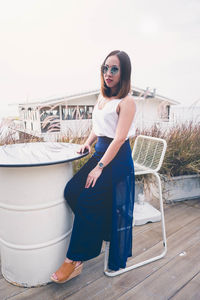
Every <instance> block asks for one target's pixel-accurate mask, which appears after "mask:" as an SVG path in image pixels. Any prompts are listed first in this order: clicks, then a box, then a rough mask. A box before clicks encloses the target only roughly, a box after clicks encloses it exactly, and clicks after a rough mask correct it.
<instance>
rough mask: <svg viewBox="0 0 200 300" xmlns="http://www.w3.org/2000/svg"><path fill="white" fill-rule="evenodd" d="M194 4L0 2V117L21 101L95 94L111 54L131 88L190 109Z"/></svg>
mask: <svg viewBox="0 0 200 300" xmlns="http://www.w3.org/2000/svg"><path fill="white" fill-rule="evenodd" d="M199 16H200V1H199V0H166V1H164V0H109V1H108V0H17V1H16V0H6V1H5V0H0V43H1V44H0V117H2V116H5V115H12V114H16V112H17V109H16V108H17V106H16V105H15V106H8V104H9V103H17V102H26V101H32V100H37V99H46V98H49V97H56V96H64V95H67V94H70V93H73V92H80V91H87V90H92V89H95V88H98V87H100V65H101V63H102V61H103V59H104V57H105V56H106V55H107V54H108V53H109V52H110V51H112V50H116V49H119V50H124V51H126V52H127V53H128V54H129V56H130V57H131V61H132V69H133V71H132V84H133V85H135V86H136V87H140V88H146V87H150V89H153V88H156V90H157V93H158V94H161V95H163V96H166V97H169V98H171V99H174V100H177V101H180V102H181V103H182V104H185V105H190V104H191V103H193V102H194V101H195V100H197V99H199V98H200V84H199V78H200V74H199V70H200V55H199V53H200V17H199Z"/></svg>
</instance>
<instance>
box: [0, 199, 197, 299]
mask: <svg viewBox="0 0 200 300" xmlns="http://www.w3.org/2000/svg"><path fill="white" fill-rule="evenodd" d="M165 219H166V230H167V241H168V252H167V255H166V256H165V257H164V258H162V259H160V260H158V261H157V262H153V263H151V264H148V265H146V266H143V267H140V268H138V269H135V270H132V271H129V272H127V273H124V274H122V275H119V276H117V277H114V278H110V277H107V276H105V275H104V273H103V263H104V254H103V253H102V254H101V255H100V256H98V257H97V258H95V259H93V260H90V261H87V262H86V263H85V264H84V269H83V272H82V274H81V275H80V276H79V277H77V278H74V279H72V280H71V281H69V282H67V283H65V284H62V285H58V284H55V283H50V284H48V285H46V286H42V287H38V288H21V287H16V286H14V285H12V284H9V283H8V282H7V281H6V280H5V279H4V278H3V277H2V274H0V300H5V299H10V300H25V299H27V300H33V299H34V300H65V299H67V300H80V299H81V300H89V299H95V300H104V299H106V300H110V299H113V300H116V299H117V300H129V299H131V300H135V299H136V300H146V299H148V300H166V299H173V300H191V299H192V300H199V299H200V199H199V200H190V201H185V202H179V203H175V204H167V205H165ZM160 241H161V228H160V222H159V223H153V224H146V225H143V226H138V227H135V228H134V231H133V259H132V260H134V261H136V262H138V261H139V260H143V259H146V258H148V257H150V256H151V255H157V253H160V252H159V251H160V249H161V242H160ZM52 259H53V258H52ZM129 261H130V262H131V259H130V260H129ZM38 272H39V270H38Z"/></svg>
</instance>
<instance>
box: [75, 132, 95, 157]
mask: <svg viewBox="0 0 200 300" xmlns="http://www.w3.org/2000/svg"><path fill="white" fill-rule="evenodd" d="M96 139H97V136H96V134H95V133H94V131H93V129H92V130H91V132H90V134H89V136H88V138H87V140H86V141H85V143H84V144H83V145H81V148H80V149H79V151H78V153H83V152H84V151H85V150H88V151H89V152H90V151H91V147H90V146H91V145H92V144H93V143H94V141H96Z"/></svg>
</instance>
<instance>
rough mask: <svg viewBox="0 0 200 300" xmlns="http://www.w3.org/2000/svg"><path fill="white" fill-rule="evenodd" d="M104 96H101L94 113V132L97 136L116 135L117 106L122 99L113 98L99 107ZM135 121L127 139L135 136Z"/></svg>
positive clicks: (112, 136) (111, 136)
mask: <svg viewBox="0 0 200 300" xmlns="http://www.w3.org/2000/svg"><path fill="white" fill-rule="evenodd" d="M102 97H103V96H100V97H99V99H98V102H97V104H96V105H95V107H94V110H93V113H92V125H93V130H94V133H95V134H96V135H97V136H107V137H110V138H114V137H115V133H116V129H117V122H118V118H119V115H118V113H117V112H116V109H117V106H118V104H119V103H120V101H121V100H122V99H113V100H110V101H109V102H107V103H106V104H105V105H104V107H103V108H102V109H99V108H98V105H99V102H100V100H101V99H102ZM134 134H135V125H134V121H133V122H132V124H131V127H130V129H129V132H128V134H127V137H126V139H128V138H129V137H132V136H134Z"/></svg>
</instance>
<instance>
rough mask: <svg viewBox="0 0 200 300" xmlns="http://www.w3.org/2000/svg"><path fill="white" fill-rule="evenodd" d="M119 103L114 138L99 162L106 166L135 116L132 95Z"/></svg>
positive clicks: (124, 138)
mask: <svg viewBox="0 0 200 300" xmlns="http://www.w3.org/2000/svg"><path fill="white" fill-rule="evenodd" d="M120 104H121V105H120V106H119V107H120V111H119V120H118V123H117V129H116V134H115V138H114V139H113V141H112V142H111V143H110V145H109V147H108V148H107V150H106V152H105V153H104V155H103V157H102V158H101V162H102V163H103V164H104V166H107V165H108V164H109V163H110V162H111V161H112V160H113V158H114V157H115V156H116V154H117V152H118V151H119V149H120V147H121V146H122V144H123V143H124V142H125V140H126V137H127V135H128V131H129V129H130V127H131V124H132V122H133V119H134V116H135V111H136V106H135V102H134V101H133V98H132V97H130V96H129V97H127V98H126V99H124V100H123V101H122V102H121V103H120Z"/></svg>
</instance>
